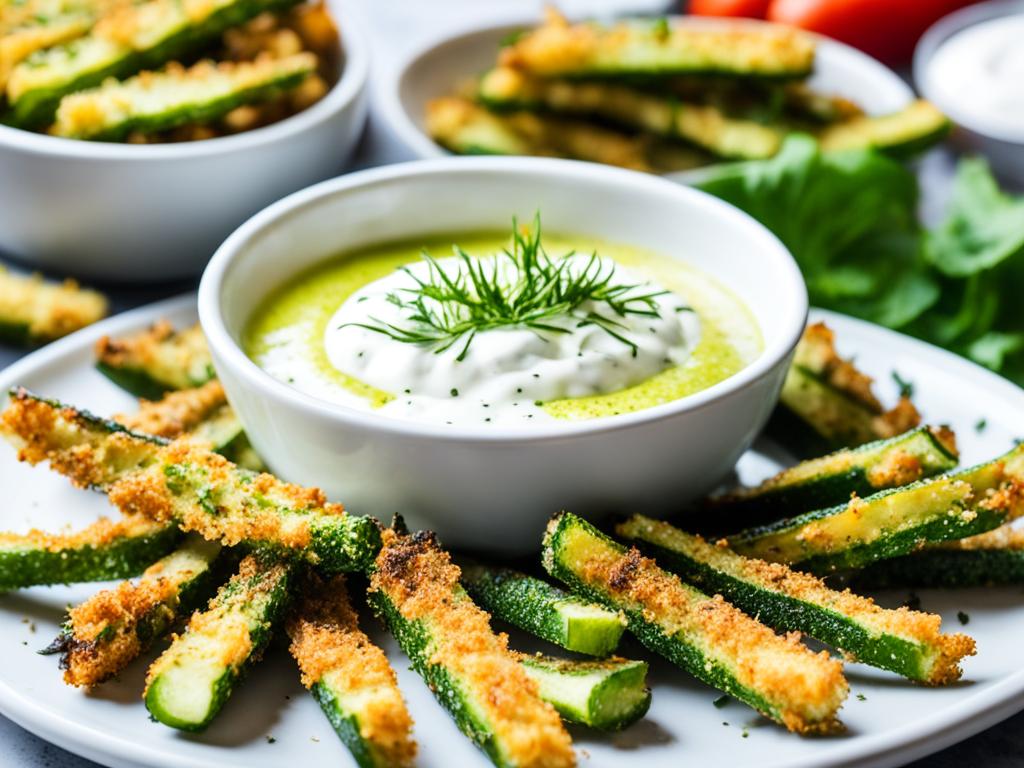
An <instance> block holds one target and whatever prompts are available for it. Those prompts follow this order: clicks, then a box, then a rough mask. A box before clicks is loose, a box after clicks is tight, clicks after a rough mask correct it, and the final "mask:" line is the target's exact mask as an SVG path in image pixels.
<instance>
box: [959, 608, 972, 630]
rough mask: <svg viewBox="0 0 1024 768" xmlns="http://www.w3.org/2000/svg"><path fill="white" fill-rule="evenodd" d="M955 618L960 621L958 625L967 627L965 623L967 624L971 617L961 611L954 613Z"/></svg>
mask: <svg viewBox="0 0 1024 768" xmlns="http://www.w3.org/2000/svg"><path fill="white" fill-rule="evenodd" d="M956 617H957V619H959V620H960V623H961V624H963V625H964V626H967V622H969V621H970V620H971V617H970V616H968V615H967V614H966V613H964V612H963V611H957V612H956Z"/></svg>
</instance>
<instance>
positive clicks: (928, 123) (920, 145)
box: [818, 99, 953, 157]
mask: <svg viewBox="0 0 1024 768" xmlns="http://www.w3.org/2000/svg"><path fill="white" fill-rule="evenodd" d="M952 125H953V124H952V123H951V122H950V120H949V118H948V117H946V116H945V115H944V114H943V113H942V112H941V111H940V110H939V108H938V107H936V106H935V105H934V104H932V103H931V102H930V101H925V100H924V99H917V100H916V101H912V102H911V103H910V104H908V105H907V106H906V107H904V108H903V109H901V110H899V111H898V112H893V113H892V114H888V115H874V116H872V115H861V116H859V117H855V118H853V119H851V120H845V121H843V122H838V123H833V124H832V125H829V126H826V127H825V128H823V129H822V130H821V132H820V133H819V134H818V142H819V143H820V144H821V148H822V149H823V150H824V151H826V152H838V151H841V150H848V149H868V148H874V149H878V150H882V151H883V152H888V153H890V154H894V155H898V156H903V157H906V156H910V155H915V154H917V153H918V152H923V151H924V150H926V149H928V148H929V147H930V146H932V145H933V144H936V143H938V142H939V141H941V140H942V138H943V137H944V136H945V135H946V134H947V133H949V131H950V128H952Z"/></svg>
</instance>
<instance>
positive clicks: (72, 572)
mask: <svg viewBox="0 0 1024 768" xmlns="http://www.w3.org/2000/svg"><path fill="white" fill-rule="evenodd" d="M180 538H181V534H180V533H179V532H178V530H177V528H176V527H175V526H174V525H170V524H168V523H166V522H161V521H155V520H153V519H152V518H149V517H146V516H145V515H128V516H125V517H122V518H120V519H118V520H113V521H112V520H109V519H107V518H105V517H101V518H100V519H99V520H97V521H96V522H95V523H93V524H92V525H89V526H87V527H86V528H83V529H81V530H79V531H75V532H73V533H56V534H54V533H45V532H43V531H39V530H32V531H29V532H28V533H25V534H17V533H0V590H8V589H21V588H23V587H32V586H36V585H40V584H74V583H77V582H84V581H106V580H108V579H125V578H128V577H130V576H135V575H137V574H139V573H141V572H142V571H143V570H144V569H145V568H146V567H147V566H149V565H150V564H151V563H153V561H154V560H157V559H158V558H160V557H163V556H164V555H165V554H167V553H168V552H169V551H170V550H171V549H173V548H174V545H175V544H176V543H177V542H178V540H179V539H180Z"/></svg>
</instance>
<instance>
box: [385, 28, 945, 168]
mask: <svg viewBox="0 0 1024 768" xmlns="http://www.w3.org/2000/svg"><path fill="white" fill-rule="evenodd" d="M566 23H567V22H565V20H563V19H561V18H560V17H557V16H553V17H552V16H549V18H548V20H547V21H546V22H545V23H544V24H539V22H538V19H536V18H535V17H534V18H524V17H520V18H518V19H514V20H510V21H508V22H507V23H501V24H497V25H493V26H487V27H482V28H481V27H476V28H473V29H471V30H469V31H466V32H463V33H461V34H456V35H451V36H448V37H445V38H444V39H442V40H440V41H438V42H436V43H434V44H432V45H430V46H427V47H426V48H424V49H423V50H421V51H419V52H417V53H415V54H413V55H412V56H410V58H409V59H408V60H407V61H406V63H405V64H404V65H403V66H401V67H399V68H397V70H396V72H395V74H394V76H393V79H392V81H391V82H390V83H389V84H388V86H387V88H386V90H385V98H384V99H383V109H384V110H385V113H386V115H387V116H388V119H389V122H390V124H391V125H392V127H393V128H394V130H395V132H396V134H397V136H398V138H399V139H400V140H401V141H402V142H403V143H404V144H405V145H406V146H407V148H409V149H410V150H411V151H412V152H414V153H416V155H417V156H419V157H438V156H441V155H444V154H447V153H448V152H454V153H457V154H541V155H549V156H561V157H570V158H574V159H579V160H591V161H597V162H604V163H609V164H613V165H621V166H624V167H628V168H632V169H634V170H643V171H653V172H658V173H667V174H671V175H672V176H673V177H677V178H679V179H680V180H683V181H685V180H687V179H695V178H699V177H700V174H701V173H702V172H706V170H704V171H702V170H701V169H706V167H707V166H708V165H711V164H714V163H720V162H728V161H736V160H747V159H756V158H761V157H767V156H770V155H771V154H773V153H774V152H775V151H776V150H777V148H778V147H779V146H780V144H781V141H782V138H783V137H784V136H785V135H786V134H787V133H788V132H789V131H793V130H800V131H807V132H811V133H816V134H818V135H819V138H821V139H822V141H823V144H824V145H825V146H828V147H833V148H835V149H840V148H847V147H851V146H866V145H872V146H879V147H882V148H884V149H891V150H892V151H893V152H894V153H896V154H908V153H913V152H916V151H919V150H920V149H923V148H924V147H927V146H929V145H930V144H931V143H932V142H933V141H935V140H937V139H938V138H941V136H942V135H943V134H944V133H945V132H946V130H947V128H948V122H947V121H946V119H945V118H944V117H943V116H942V114H941V113H940V112H939V111H938V110H936V109H935V108H934V107H932V106H931V105H930V104H929V103H927V102H922V101H914V94H913V92H912V91H911V90H910V88H908V87H907V85H906V84H905V83H904V82H903V81H902V80H901V79H900V78H899V77H898V76H897V75H896V74H895V73H894V72H892V71H891V70H890V69H888V68H887V67H885V66H884V65H883V64H881V63H879V62H878V61H876V60H874V59H872V58H871V57H870V56H867V55H866V54H864V53H861V52H860V51H857V50H856V49H854V48H851V47H849V46H847V45H844V44H842V43H839V42H837V41H835V40H831V39H828V38H823V37H820V36H817V35H813V34H810V33H805V32H800V33H797V32H795V31H794V30H787V29H783V28H780V27H777V26H775V25H771V24H768V23H765V22H758V21H752V20H737V19H728V20H726V19H710V18H698V17H692V16H690V17H667V19H661V20H643V21H633V22H629V23H628V25H629V26H624V27H616V26H613V25H610V26H607V27H604V28H603V29H606V30H610V33H611V34H610V37H615V36H619V35H622V34H623V33H622V30H623V29H631V30H632V32H635V33H636V34H635V38H636V39H635V40H631V41H630V45H631V46H632V47H631V48H629V49H628V50H629V55H628V57H626V58H619V59H616V58H615V56H617V54H614V53H612V54H608V56H607V59H606V60H605V61H604V62H603V63H601V64H600V65H598V66H599V69H600V71H596V70H595V71H591V72H588V71H586V69H585V66H584V65H579V66H577V65H576V64H572V69H571V70H570V69H569V67H570V65H569V64H564V63H558V62H560V61H564V60H563V59H562V58H561V57H563V56H565V55H566V52H567V51H569V52H571V51H573V50H574V46H576V45H578V44H579V41H578V40H575V39H574V34H573V32H574V31H575V30H576V29H579V28H585V27H587V26H588V24H589V23H585V24H581V25H578V26H574V27H568V28H567V29H570V30H572V31H570V33H569V34H567V35H566V36H565V38H564V39H562V40H560V39H558V38H557V37H556V36H555V35H552V34H551V30H552V29H555V28H558V27H559V25H563V24H566ZM530 30H533V32H534V36H535V39H536V42H537V45H536V46H535V47H534V48H533V49H531V50H529V51H527V52H526V53H525V54H520V53H518V52H516V50H515V49H516V46H517V45H520V46H521V45H522V41H523V40H524V39H528V38H529V37H530V34H529V31H530ZM680 32H681V33H682V34H692V33H695V32H696V33H699V32H704V33H707V34H708V41H709V42H705V41H698V43H699V47H700V48H701V49H703V50H708V49H709V48H710V49H711V50H712V51H713V57H716V59H717V61H716V64H715V65H714V66H716V67H720V66H724V65H723V62H724V64H729V62H728V58H729V56H730V55H731V54H737V55H740V57H741V58H742V52H743V51H744V50H745V49H746V48H747V47H750V46H753V49H754V50H756V49H757V48H758V43H757V40H756V38H759V37H762V36H764V37H765V38H766V39H767V40H768V43H767V45H766V47H767V48H768V49H769V50H774V51H775V52H776V53H777V54H778V55H784V56H789V54H790V53H794V54H799V55H798V56H797V58H799V59H800V60H801V61H800V62H797V63H795V64H793V65H792V66H793V67H795V69H794V70H793V71H792V72H789V71H782V72H778V71H771V72H767V71H766V72H761V71H759V70H760V69H764V68H765V67H768V66H771V63H770V61H768V59H767V58H766V59H765V60H762V61H759V62H758V61H754V62H753V65H752V66H753V67H754V69H753V70H747V69H742V68H740V67H739V66H737V68H736V70H735V71H730V72H727V73H726V74H724V75H723V74H718V75H713V76H711V77H704V75H706V74H707V72H706V70H705V69H704V68H703V65H702V64H694V63H693V62H689V63H684V64H679V65H678V66H677V64H676V63H674V62H671V61H654V60H653V59H652V58H650V56H649V54H650V52H645V51H643V50H642V47H643V46H653V47H654V49H656V50H655V53H657V52H658V51H671V50H673V49H674V48H676V47H677V46H676V41H675V40H673V39H672V38H671V36H672V35H674V34H678V33H680ZM732 35H744V36H749V37H750V40H736V39H732V38H731V37H730V36H732ZM776 38H777V39H776ZM588 42H594V43H595V49H594V50H595V51H597V50H598V48H599V47H600V45H602V41H601V39H600V37H599V36H598V37H595V38H592V40H591V41H588ZM542 44H543V46H542ZM789 49H792V51H790V50H789ZM621 50H626V48H625V47H624V48H623V49H621ZM779 52H781V53H779ZM533 54H537V56H536V57H533V58H531V56H533ZM569 55H570V56H571V53H570V54H569ZM595 55H596V54H595ZM602 55H604V54H602ZM658 55H663V54H661V53H658ZM538 57H550V60H551V61H553V62H556V64H553V65H550V71H549V62H548V61H547V60H546V59H544V60H541V59H540V58H538ZM630 57H632V58H630ZM645 57H648V58H646V59H645ZM812 59H813V61H812ZM744 66H746V64H744ZM558 67H562V69H558ZM616 67H619V69H617V68H616ZM666 89H668V90H666Z"/></svg>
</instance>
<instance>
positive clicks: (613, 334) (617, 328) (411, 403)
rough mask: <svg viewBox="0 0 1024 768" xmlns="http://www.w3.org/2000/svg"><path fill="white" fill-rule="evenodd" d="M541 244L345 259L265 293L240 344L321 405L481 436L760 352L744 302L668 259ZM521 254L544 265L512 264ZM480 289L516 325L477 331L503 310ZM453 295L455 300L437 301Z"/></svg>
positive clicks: (674, 385) (693, 384) (680, 391)
mask: <svg viewBox="0 0 1024 768" xmlns="http://www.w3.org/2000/svg"><path fill="white" fill-rule="evenodd" d="M528 240H529V236H525V238H524V239H523V240H522V241H521V243H522V242H527V241H528ZM453 242H455V243H458V246H459V249H460V251H461V252H460V253H458V254H455V255H452V254H453V246H452V243H453ZM527 244H528V243H527ZM542 245H543V250H542V251H538V253H537V254H533V255H531V254H524V251H523V248H517V247H516V246H515V244H514V243H513V241H511V239H510V238H509V237H508V236H507V235H504V234H497V233H484V234H464V235H463V234H460V235H455V236H447V237H443V238H436V239H434V240H433V241H430V242H427V243H423V242H415V243H411V242H404V243H396V244H390V245H385V246H381V247H376V248H373V249H369V250H365V251H359V252H355V253H350V254H345V255H342V256H340V257H339V258H338V259H337V260H334V261H330V262H328V263H327V264H325V265H322V266H320V267H317V268H315V269H314V270H312V271H310V272H307V273H305V274H302V275H299V276H298V277H297V278H295V279H294V280H293V281H291V282H290V283H289V284H287V285H285V286H283V287H282V288H281V289H279V290H278V291H277V292H275V293H274V294H272V295H271V296H270V297H269V298H268V299H267V300H266V301H265V302H264V304H263V305H262V306H261V307H259V308H258V310H257V312H256V313H255V314H254V318H253V320H252V321H251V324H250V326H249V328H248V329H247V331H246V333H245V336H244V339H243V343H244V347H245V349H246V352H247V354H248V355H249V357H250V358H252V359H253V360H254V361H255V362H256V363H257V364H258V365H259V366H260V367H261V368H263V369H264V370H266V371H267V372H268V373H270V374H271V375H272V376H274V377H275V378H277V379H279V380H281V381H284V382H286V383H288V384H290V385H292V386H294V387H296V388H297V389H300V390H302V391H303V392H307V393H309V394H311V395H315V396H317V397H320V398H323V399H325V400H329V401H331V402H335V403H339V404H342V405H346V406H349V407H352V408H357V409H361V410H373V411H375V412H377V413H379V414H380V415H386V416H391V417H394V418H398V419H403V420H412V421H420V422H431V423H440V424H457V425H462V426H465V425H479V426H481V427H483V428H486V427H488V426H491V425H494V426H497V425H501V426H503V427H507V426H522V427H525V428H528V427H529V426H530V425H532V424H535V423H540V422H548V423H550V422H551V421H552V420H555V419H588V418H598V417H604V416H612V415H616V414H621V413H630V412H633V411H638V410H642V409H644V408H649V407H652V406H654V405H658V404H661V403H665V402H670V401H672V400H676V399H678V398H681V397H685V396H686V395H689V394H693V393H695V392H699V391H700V390H703V389H706V388H708V387H710V386H712V385H713V384H716V383H717V382H719V381H722V380H723V379H725V378H728V377H729V376H731V375H733V374H734V373H736V372H737V371H739V370H741V369H742V368H744V367H745V366H746V365H747V364H749V363H750V361H751V360H753V359H754V358H755V357H756V356H757V355H758V354H759V353H760V351H761V346H762V342H761V336H760V331H759V329H758V328H757V325H756V323H755V321H754V320H753V318H752V317H751V316H750V313H749V312H748V311H747V309H746V308H745V307H744V306H743V305H742V303H741V302H740V301H739V300H738V299H737V298H736V297H735V296H734V295H733V294H732V293H731V292H730V291H728V290H727V289H726V288H724V287H723V286H721V285H719V284H718V283H717V282H716V281H714V280H713V279H712V278H710V277H708V276H707V275H704V274H703V273H701V272H699V271H697V270H695V269H694V268H692V267H690V266H688V265H686V264H684V263H682V262H680V261H679V260H677V259H672V258H669V257H667V256H663V255H660V254H656V253H651V252H649V251H644V250H642V249H637V248H631V247H628V246H623V245H617V244H612V243H604V242H599V241H596V240H593V239H589V238H585V237H576V236H565V235H550V234H547V233H545V234H544V236H543V243H542ZM424 250H425V251H426V252H427V253H429V254H430V256H431V257H432V260H431V261H426V260H424V259H423V258H421V251H424ZM531 259H534V260H536V262H539V263H540V264H541V265H542V266H540V267H537V268H533V267H530V266H524V265H528V264H532V263H535V262H531V261H530V260H531ZM545 279H547V280H549V283H550V285H548V286H545V285H543V284H542V282H543V281H544V280H545ZM527 280H532V281H533V284H532V285H530V286H526V285H525V283H526V281H527ZM423 286H430V288H429V289H427V290H424V289H423ZM491 289H495V290H497V291H498V292H499V293H501V296H502V298H499V299H497V301H498V302H499V303H500V302H502V301H506V302H515V301H519V302H520V303H521V304H522V307H521V309H522V310H523V311H522V313H521V314H522V317H523V321H522V322H517V323H504V324H503V323H500V322H490V321H488V320H487V318H492V320H493V317H494V316H495V315H501V314H502V313H503V312H504V311H505V310H503V309H502V308H500V307H495V306H494V301H495V299H494V294H489V293H488V292H489V290H491ZM438 290H440V291H441V292H442V294H438V293H437V291H438ZM452 290H456V291H457V292H459V291H461V292H462V293H460V295H462V296H463V298H464V299H465V301H464V302H463V301H438V300H436V299H435V298H433V297H435V296H437V295H450V294H451V291H452ZM551 291H555V292H557V291H562V293H563V294H564V295H563V298H564V301H556V300H554V299H553V298H552V295H551ZM574 292H575V293H574ZM580 292H582V293H585V294H586V296H587V298H586V300H584V301H581V302H579V303H576V304H573V296H574V295H581V293H580ZM481 296H483V297H484V300H483V301H481ZM488 296H489V297H488ZM569 305H572V306H571V309H568V310H567V311H562V310H564V309H565V308H566V307H568V306H569ZM531 308H533V310H535V311H531ZM425 316H426V317H427V319H428V320H430V322H423V321H422V320H423V319H424V317H425ZM417 318H418V319H417ZM449 330H455V331H460V330H461V332H457V333H448V332H447V331H449Z"/></svg>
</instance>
